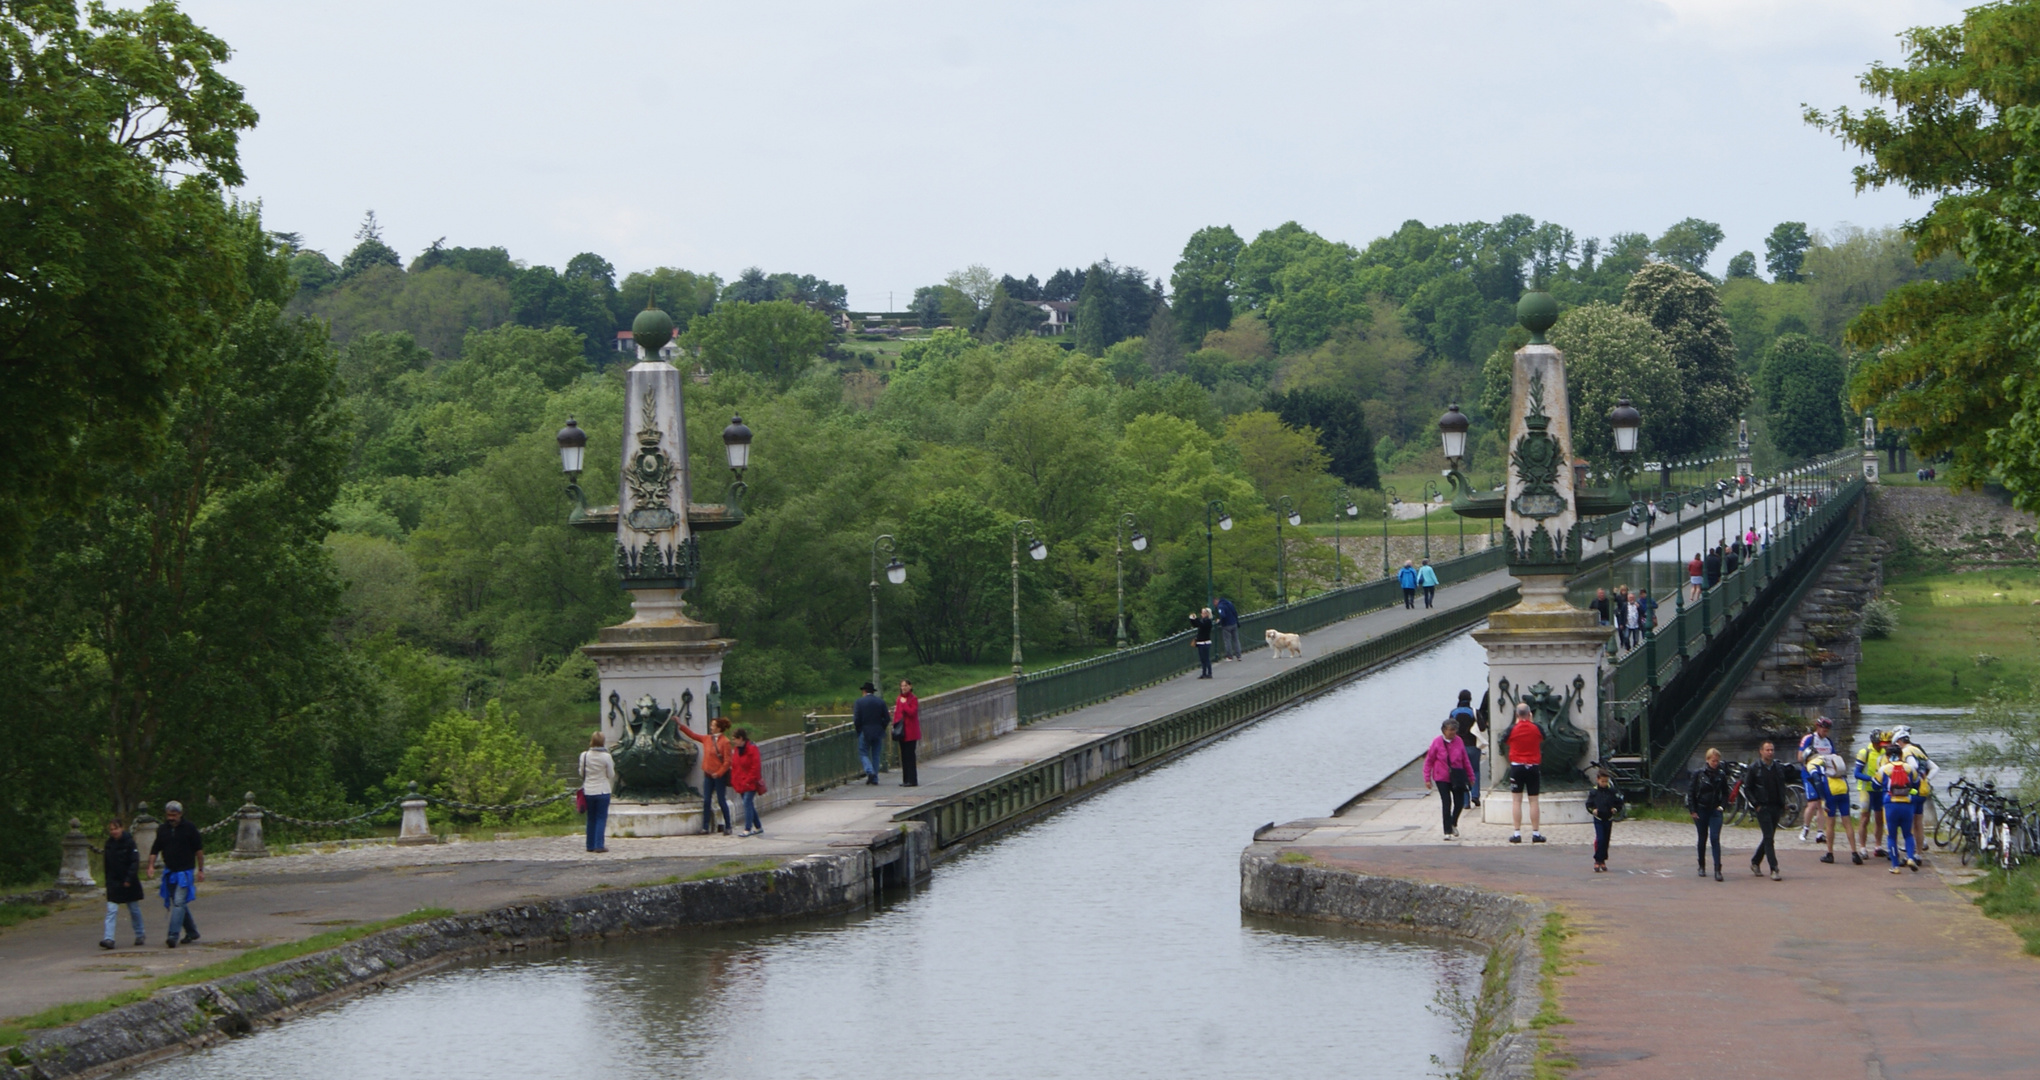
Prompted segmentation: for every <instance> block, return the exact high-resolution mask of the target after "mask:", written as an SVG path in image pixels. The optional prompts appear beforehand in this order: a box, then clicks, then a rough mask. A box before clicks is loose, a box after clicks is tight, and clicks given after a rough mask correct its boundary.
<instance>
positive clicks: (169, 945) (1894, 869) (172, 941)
mask: <svg viewBox="0 0 2040 1080" xmlns="http://www.w3.org/2000/svg"><path fill="white" fill-rule="evenodd" d="M1891 872H1892V873H1894V874H1896V873H1898V867H1896V866H1894V867H1892V868H1891ZM163 947H164V948H166V949H174V948H176V947H177V939H176V938H171V939H170V940H168V941H166V942H164V943H163Z"/></svg>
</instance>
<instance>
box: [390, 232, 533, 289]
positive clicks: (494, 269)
mask: <svg viewBox="0 0 2040 1080" xmlns="http://www.w3.org/2000/svg"><path fill="white" fill-rule="evenodd" d="M440 266H444V267H446V268H448V269H450V270H462V271H465V272H467V273H470V274H475V275H478V276H480V277H486V278H497V279H499V280H501V281H504V282H506V283H507V282H509V281H511V280H513V279H514V278H516V277H517V272H518V271H519V270H520V269H522V267H520V266H518V264H517V263H516V261H514V260H513V259H511V258H510V252H509V251H508V250H507V249H505V248H500V247H485V248H469V247H451V248H450V247H447V246H446V238H445V237H443V236H442V237H440V238H439V239H437V240H434V241H432V246H431V247H428V248H426V249H425V250H424V251H421V252H419V253H418V257H417V258H415V259H412V260H411V273H413V274H419V273H423V272H425V271H427V270H431V269H433V268H435V267H440Z"/></svg>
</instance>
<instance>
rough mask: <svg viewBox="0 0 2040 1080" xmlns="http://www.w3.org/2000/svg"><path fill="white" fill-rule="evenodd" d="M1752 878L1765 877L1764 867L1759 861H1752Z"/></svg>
mask: <svg viewBox="0 0 2040 1080" xmlns="http://www.w3.org/2000/svg"><path fill="white" fill-rule="evenodd" d="M1750 876H1751V877H1763V876H1764V870H1763V867H1762V866H1761V865H1760V864H1758V863H1757V861H1756V860H1754V859H1752V860H1750Z"/></svg>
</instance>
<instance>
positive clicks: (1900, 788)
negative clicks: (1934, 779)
mask: <svg viewBox="0 0 2040 1080" xmlns="http://www.w3.org/2000/svg"><path fill="white" fill-rule="evenodd" d="M1886 790H1887V791H1889V792H1891V800H1892V801H1893V802H1911V801H1912V770H1911V769H1909V768H1907V767H1906V764H1905V759H1904V758H1899V759H1897V760H1894V761H1893V762H1892V763H1891V786H1890V787H1889V788H1887V789H1886Z"/></svg>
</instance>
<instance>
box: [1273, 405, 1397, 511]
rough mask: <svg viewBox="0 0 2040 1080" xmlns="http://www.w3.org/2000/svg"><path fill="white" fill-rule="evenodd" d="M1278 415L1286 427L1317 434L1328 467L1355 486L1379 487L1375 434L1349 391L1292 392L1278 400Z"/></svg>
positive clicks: (1276, 408)
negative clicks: (1305, 429) (1313, 431)
mask: <svg viewBox="0 0 2040 1080" xmlns="http://www.w3.org/2000/svg"><path fill="white" fill-rule="evenodd" d="M1274 407H1275V415H1276V416H1277V417H1279V418H1280V419H1281V421H1282V422H1283V423H1284V424H1287V425H1289V426H1290V427H1292V428H1296V429H1298V430H1302V429H1304V428H1310V429H1314V430H1315V431H1316V432H1317V433H1318V446H1319V448H1320V449H1322V450H1324V452H1325V468H1326V469H1327V470H1328V471H1330V472H1331V474H1332V475H1333V476H1336V477H1338V478H1339V479H1340V480H1342V481H1344V482H1346V483H1348V484H1351V485H1352V486H1354V487H1362V488H1378V487H1380V486H1381V477H1380V474H1379V472H1378V471H1377V465H1376V463H1375V460H1374V434H1373V432H1371V431H1370V430H1368V427H1367V416H1366V414H1365V413H1364V412H1362V411H1361V408H1360V400H1359V399H1358V398H1357V397H1355V396H1354V395H1353V394H1352V393H1351V392H1350V391H1347V392H1341V391H1336V390H1308V389H1306V390H1291V391H1290V392H1288V393H1287V394H1283V395H1282V396H1281V397H1279V398H1276V399H1275V402H1274Z"/></svg>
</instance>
